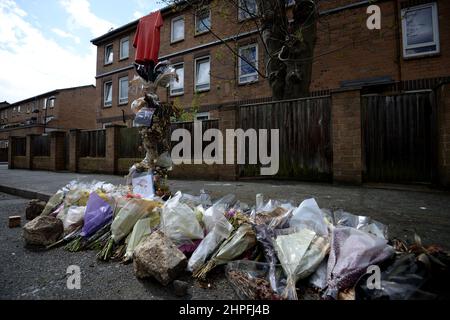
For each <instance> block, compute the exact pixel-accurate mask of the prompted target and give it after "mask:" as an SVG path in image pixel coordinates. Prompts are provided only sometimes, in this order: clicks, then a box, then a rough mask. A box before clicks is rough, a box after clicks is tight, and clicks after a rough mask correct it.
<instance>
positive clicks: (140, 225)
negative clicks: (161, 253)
mask: <svg viewBox="0 0 450 320" xmlns="http://www.w3.org/2000/svg"><path fill="white" fill-rule="evenodd" d="M151 224H152V219H151V218H145V219H141V220H139V221H138V222H136V224H135V225H134V227H133V231H132V232H131V234H130V236H129V238H128V239H127V249H126V252H125V257H124V259H125V260H131V259H132V258H133V253H134V249H135V248H136V247H137V246H138V245H139V243H140V242H141V241H142V239H143V238H144V237H146V236H148V235H150V234H151V233H152V228H151Z"/></svg>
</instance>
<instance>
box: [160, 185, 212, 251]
mask: <svg viewBox="0 0 450 320" xmlns="http://www.w3.org/2000/svg"><path fill="white" fill-rule="evenodd" d="M182 196H183V195H182V193H181V192H178V193H177V194H176V195H175V196H174V197H173V198H172V199H170V200H168V201H167V202H166V203H165V204H164V207H163V209H162V214H161V231H162V232H163V233H164V234H165V235H166V236H167V237H168V238H170V239H171V240H172V241H173V242H174V243H175V244H177V245H182V244H185V243H191V242H192V240H198V239H203V238H204V232H203V228H202V227H201V226H200V223H199V222H198V220H197V217H196V215H195V213H194V210H193V209H192V208H190V207H189V206H188V205H186V204H184V203H181V202H180V200H181V198H182Z"/></svg>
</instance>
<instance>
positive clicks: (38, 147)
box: [31, 135, 50, 157]
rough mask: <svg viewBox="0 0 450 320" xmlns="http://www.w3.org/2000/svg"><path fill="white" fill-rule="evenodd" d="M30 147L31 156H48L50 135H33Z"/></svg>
mask: <svg viewBox="0 0 450 320" xmlns="http://www.w3.org/2000/svg"><path fill="white" fill-rule="evenodd" d="M31 148H32V151H31V152H32V155H33V157H50V136H49V135H46V136H33V141H32V144H31Z"/></svg>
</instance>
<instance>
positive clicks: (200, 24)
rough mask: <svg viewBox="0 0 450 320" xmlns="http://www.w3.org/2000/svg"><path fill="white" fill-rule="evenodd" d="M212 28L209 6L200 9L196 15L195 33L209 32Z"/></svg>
mask: <svg viewBox="0 0 450 320" xmlns="http://www.w3.org/2000/svg"><path fill="white" fill-rule="evenodd" d="M208 29H211V10H210V9H209V7H206V8H203V9H200V10H198V11H197V13H196V15H195V33H196V34H200V33H204V32H208V31H209V30H208Z"/></svg>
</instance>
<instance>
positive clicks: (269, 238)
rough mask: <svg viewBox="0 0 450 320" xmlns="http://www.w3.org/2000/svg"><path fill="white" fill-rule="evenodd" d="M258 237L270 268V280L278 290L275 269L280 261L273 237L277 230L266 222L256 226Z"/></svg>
mask: <svg viewBox="0 0 450 320" xmlns="http://www.w3.org/2000/svg"><path fill="white" fill-rule="evenodd" d="M255 231H256V239H257V240H258V242H259V244H261V246H262V248H263V253H264V258H265V260H266V261H267V265H268V266H269V269H268V277H267V278H268V280H269V283H270V286H271V288H272V290H273V292H276V293H278V294H279V293H280V292H278V285H277V282H276V277H275V269H276V267H275V266H276V265H277V263H278V258H277V254H276V252H275V249H274V247H273V239H274V238H275V232H274V230H273V229H272V228H269V227H268V226H267V225H265V224H260V225H257V226H255Z"/></svg>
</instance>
